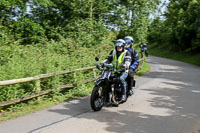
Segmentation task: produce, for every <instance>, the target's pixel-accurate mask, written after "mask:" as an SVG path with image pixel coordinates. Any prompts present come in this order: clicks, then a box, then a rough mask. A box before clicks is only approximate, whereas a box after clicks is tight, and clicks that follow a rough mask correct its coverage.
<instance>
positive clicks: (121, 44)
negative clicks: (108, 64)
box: [115, 41, 124, 47]
mask: <svg viewBox="0 0 200 133" xmlns="http://www.w3.org/2000/svg"><path fill="white" fill-rule="evenodd" d="M118 46H119V47H124V43H123V42H120V41H119V42H116V43H115V47H118Z"/></svg>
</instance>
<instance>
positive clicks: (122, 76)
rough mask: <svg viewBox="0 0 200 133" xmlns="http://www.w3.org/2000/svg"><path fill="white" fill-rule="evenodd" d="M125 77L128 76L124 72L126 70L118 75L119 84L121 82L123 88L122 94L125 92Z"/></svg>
mask: <svg viewBox="0 0 200 133" xmlns="http://www.w3.org/2000/svg"><path fill="white" fill-rule="evenodd" d="M127 77H128V73H126V72H123V73H122V75H121V76H120V81H121V84H122V86H123V89H124V91H123V94H126V82H125V80H126V78H127Z"/></svg>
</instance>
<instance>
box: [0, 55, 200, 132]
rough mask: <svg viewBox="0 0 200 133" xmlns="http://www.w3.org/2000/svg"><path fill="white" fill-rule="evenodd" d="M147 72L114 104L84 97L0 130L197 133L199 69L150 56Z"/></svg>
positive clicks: (199, 120)
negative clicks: (95, 105) (94, 103)
mask: <svg viewBox="0 0 200 133" xmlns="http://www.w3.org/2000/svg"><path fill="white" fill-rule="evenodd" d="M148 62H149V63H150V65H151V71H150V72H149V73H147V74H146V75H145V76H142V77H140V78H137V79H136V84H137V85H136V91H135V94H134V95H133V96H132V97H129V99H128V101H127V102H126V103H124V104H121V105H120V106H119V107H104V108H103V109H102V110H101V111H99V112H93V111H92V110H91V108H90V104H89V98H90V97H89V96H87V97H84V98H79V99H75V100H72V101H68V102H64V103H61V104H58V105H55V106H53V107H50V108H47V109H44V110H40V111H38V112H35V113H31V114H28V115H26V116H23V117H20V118H16V119H13V120H9V121H6V122H1V123H0V133H200V67H197V66H194V65H191V64H187V63H182V62H179V61H173V60H169V59H164V58H158V57H153V56H150V57H149V58H148Z"/></svg>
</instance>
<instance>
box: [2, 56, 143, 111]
mask: <svg viewBox="0 0 200 133" xmlns="http://www.w3.org/2000/svg"><path fill="white" fill-rule="evenodd" d="M142 57H143V56H142ZM143 63H144V58H141V59H140V64H139V67H138V69H137V71H139V70H140V69H141V68H142V66H143ZM84 70H93V76H94V77H93V78H91V79H87V80H84V81H81V83H88V82H91V81H94V80H96V79H97V74H96V67H95V66H91V67H85V68H78V69H75V70H64V71H60V72H53V73H47V74H41V75H38V76H34V77H28V78H21V79H13V80H6V81H0V86H5V85H11V84H18V83H24V82H30V81H35V86H36V88H37V92H38V93H33V94H31V95H28V96H24V97H21V98H17V99H13V100H10V101H6V102H1V103H0V107H3V106H7V105H10V104H15V103H18V102H22V101H25V100H28V99H31V98H35V97H39V96H41V95H45V94H48V93H50V92H52V91H53V89H48V90H44V91H42V89H41V87H40V79H43V78H49V77H52V76H56V75H62V74H68V73H73V76H74V79H75V81H76V72H78V71H84ZM73 87H74V85H73V84H66V85H62V86H59V87H57V88H56V89H64V88H73Z"/></svg>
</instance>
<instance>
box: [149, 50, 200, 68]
mask: <svg viewBox="0 0 200 133" xmlns="http://www.w3.org/2000/svg"><path fill="white" fill-rule="evenodd" d="M149 54H150V55H153V56H159V57H164V58H169V59H173V60H178V61H182V62H187V63H191V64H194V65H198V66H200V53H198V54H191V53H190V52H182V53H180V52H172V51H168V50H163V49H149Z"/></svg>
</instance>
